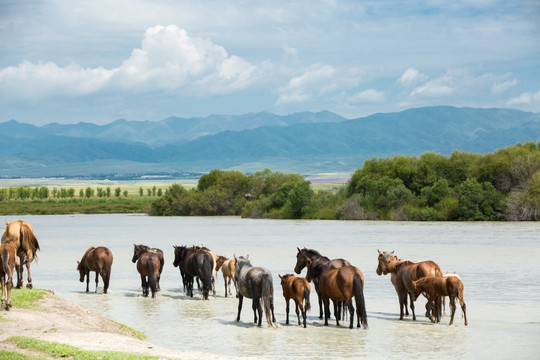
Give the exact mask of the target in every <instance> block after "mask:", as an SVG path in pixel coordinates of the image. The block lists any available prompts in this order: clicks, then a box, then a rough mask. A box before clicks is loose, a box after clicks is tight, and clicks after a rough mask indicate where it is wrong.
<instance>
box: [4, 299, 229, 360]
mask: <svg viewBox="0 0 540 360" xmlns="http://www.w3.org/2000/svg"><path fill="white" fill-rule="evenodd" d="M38 306H39V309H40V310H28V309H22V308H18V307H13V308H11V310H10V311H5V310H3V309H2V310H0V350H9V351H15V350H18V351H20V349H18V348H17V347H16V346H15V345H14V344H12V343H10V342H7V341H6V339H8V338H9V337H11V336H26V337H31V338H36V339H41V340H46V341H54V342H58V343H62V344H68V345H73V346H76V347H79V348H81V349H86V350H107V351H121V352H128V353H136V354H146V355H154V356H161V357H166V358H170V359H179V358H182V359H233V357H228V356H222V355H216V354H208V353H198V352H194V351H181V350H169V349H166V348H162V347H159V346H155V345H153V344H151V343H149V342H146V341H142V340H139V339H138V338H136V337H135V335H133V334H131V333H129V332H127V331H125V330H123V329H122V328H121V327H120V325H119V324H117V323H115V322H114V321H111V320H109V319H106V318H104V317H102V316H101V315H99V314H96V313H95V312H93V311H90V310H88V309H85V308H84V307H82V306H80V305H78V304H75V303H73V302H70V301H67V300H64V299H60V298H58V297H56V296H54V294H53V292H52V291H51V292H48V293H47V294H46V295H45V296H44V298H43V299H42V300H40V301H39V302H38ZM234 358H237V357H234Z"/></svg>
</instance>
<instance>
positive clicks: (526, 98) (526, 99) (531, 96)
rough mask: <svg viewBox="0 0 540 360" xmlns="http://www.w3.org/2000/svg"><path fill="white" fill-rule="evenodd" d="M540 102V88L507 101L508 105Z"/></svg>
mask: <svg viewBox="0 0 540 360" xmlns="http://www.w3.org/2000/svg"><path fill="white" fill-rule="evenodd" d="M531 104H540V90H538V91H537V92H536V93H531V92H525V93H522V94H521V95H519V96H518V97H513V98H511V99H510V100H508V101H507V102H506V105H531Z"/></svg>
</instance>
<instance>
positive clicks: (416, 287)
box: [411, 280, 422, 301]
mask: <svg viewBox="0 0 540 360" xmlns="http://www.w3.org/2000/svg"><path fill="white" fill-rule="evenodd" d="M419 281H420V280H416V281H413V291H412V292H411V296H412V300H413V301H416V299H418V297H419V296H420V294H421V293H422V290H421V286H419V284H418V282H419Z"/></svg>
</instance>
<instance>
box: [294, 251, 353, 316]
mask: <svg viewBox="0 0 540 360" xmlns="http://www.w3.org/2000/svg"><path fill="white" fill-rule="evenodd" d="M296 249H298V253H297V254H296V265H295V266H294V272H295V273H297V274H300V272H302V269H303V268H304V267H306V266H307V261H306V259H310V260H311V261H312V262H316V263H315V264H314V267H313V269H312V274H311V276H309V275H306V279H307V281H313V285H315V291H316V292H317V297H318V300H319V319H322V317H323V306H322V299H321V295H320V292H319V279H320V277H321V276H322V274H323V273H324V272H325V271H326V270H328V269H335V268H340V267H342V266H347V265H351V263H349V262H348V261H347V260H344V259H334V260H330V259H329V258H327V257H326V256H323V255H321V254H320V253H319V252H318V251H317V250H313V249H306V248H303V249H301V250H300V248H298V247H297V248H296ZM362 282H363V280H362ZM337 316H339V315H337Z"/></svg>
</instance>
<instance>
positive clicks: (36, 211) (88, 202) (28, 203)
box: [0, 197, 155, 215]
mask: <svg viewBox="0 0 540 360" xmlns="http://www.w3.org/2000/svg"><path fill="white" fill-rule="evenodd" d="M154 200H155V198H144V197H142V198H136V197H128V198H111V199H103V198H97V199H96V198H92V199H78V198H74V199H65V200H54V199H48V200H11V201H0V215H14V214H17V215H64V214H121V213H146V212H148V209H149V208H150V204H151V203H152V201H154Z"/></svg>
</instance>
